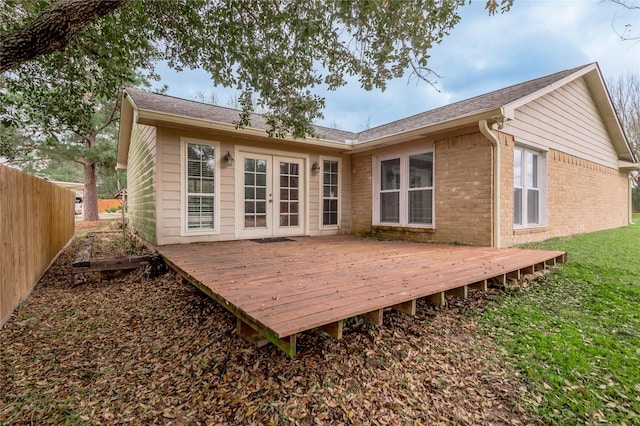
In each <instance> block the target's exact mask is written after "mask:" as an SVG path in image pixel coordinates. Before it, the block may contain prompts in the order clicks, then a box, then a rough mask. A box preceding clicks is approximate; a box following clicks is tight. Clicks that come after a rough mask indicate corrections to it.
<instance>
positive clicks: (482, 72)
mask: <svg viewBox="0 0 640 426" xmlns="http://www.w3.org/2000/svg"><path fill="white" fill-rule="evenodd" d="M461 14H462V20H461V22H460V23H459V24H458V26H456V28H454V29H453V31H452V33H451V34H450V35H449V36H448V37H446V38H445V40H444V41H443V43H442V44H441V45H439V46H436V47H435V48H434V49H433V50H432V52H431V53H432V55H431V62H430V66H431V67H432V68H433V69H434V70H435V71H436V72H437V73H438V74H440V75H442V78H441V79H439V80H438V83H437V87H438V89H439V91H438V90H436V89H434V88H433V87H431V86H430V85H429V84H427V83H425V82H419V83H418V84H416V83H415V82H410V83H409V84H407V77H403V78H400V79H396V80H393V81H391V82H389V83H388V87H387V90H386V91H384V92H381V91H372V92H367V91H365V90H363V89H361V88H360V84H359V83H358V81H357V78H351V79H349V84H348V85H347V86H344V87H341V88H339V89H338V90H337V91H335V92H327V91H325V90H322V88H318V89H317V90H316V91H315V93H317V94H319V95H321V96H324V97H326V109H325V111H324V115H325V118H324V119H323V120H319V122H318V123H319V124H323V125H327V126H331V125H334V124H337V126H338V127H339V128H340V129H343V130H352V131H356V130H360V129H361V127H362V126H363V125H364V124H365V123H367V122H369V123H370V125H371V126H376V125H380V124H384V123H387V122H389V121H393V120H397V119H400V118H403V117H408V116H411V115H414V114H418V113H420V112H424V111H427V110H429V109H432V108H436V107H438V106H442V105H445V104H448V103H451V102H455V101H458V100H462V99H466V98H469V97H472V96H476V95H480V94H482V93H487V92H490V91H493V90H497V89H500V88H503V87H506V86H509V85H512V84H517V83H520V82H524V81H527V80H530V79H533V78H537V77H542V76H545V75H548V74H552V73H554V72H558V71H562V70H565V69H569V68H573V67H576V66H580V65H584V64H587V63H591V62H598V63H599V64H600V67H601V69H602V71H603V73H604V75H605V77H616V76H618V75H620V74H622V73H626V72H628V71H632V72H640V43H637V42H636V43H633V42H624V41H621V40H620V38H619V37H618V36H617V35H616V34H615V32H614V30H613V29H612V24H615V25H617V23H619V22H625V23H626V22H631V23H635V24H637V25H636V28H638V30H640V11H637V10H635V11H633V10H632V11H629V10H626V9H624V8H621V7H618V6H616V5H615V4H613V3H611V2H600V1H597V0H580V1H570V0H561V1H557V0H555V1H544V0H541V1H524V0H518V1H516V2H515V3H514V6H513V8H512V10H511V11H510V12H508V13H505V14H500V15H496V16H489V15H488V13H487V11H486V10H485V9H484V2H483V1H473V2H471V4H468V5H465V6H463V7H462V8H461ZM165 68H166V67H165ZM159 71H160V74H161V75H162V77H163V83H167V84H169V87H170V90H169V93H170V94H172V95H175V96H179V97H185V98H187V99H192V98H193V96H195V93H196V92H197V91H198V90H200V91H204V92H207V91H212V90H213V91H214V92H215V93H216V95H217V96H218V98H219V99H220V98H221V95H220V94H223V93H225V94H226V93H231V94H232V93H233V91H231V92H225V91H223V90H222V89H218V88H216V89H213V88H212V85H211V83H210V80H209V78H208V77H207V76H206V74H205V73H203V72H202V71H200V72H197V73H195V74H193V72H191V71H189V72H184V73H182V74H176V73H173V72H170V71H169V70H167V71H166V72H165V71H164V70H160V69H159ZM219 93H220V94H219ZM222 96H225V97H224V98H223V101H226V99H227V97H228V95H222Z"/></svg>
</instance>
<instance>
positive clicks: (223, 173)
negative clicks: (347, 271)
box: [156, 128, 351, 245]
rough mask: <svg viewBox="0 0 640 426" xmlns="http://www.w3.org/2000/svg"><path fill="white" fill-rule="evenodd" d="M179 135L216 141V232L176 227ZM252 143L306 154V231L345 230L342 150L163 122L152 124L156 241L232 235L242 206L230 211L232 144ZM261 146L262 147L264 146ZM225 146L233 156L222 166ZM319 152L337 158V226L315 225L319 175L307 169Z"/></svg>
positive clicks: (179, 215)
mask: <svg viewBox="0 0 640 426" xmlns="http://www.w3.org/2000/svg"><path fill="white" fill-rule="evenodd" d="M182 137H187V138H194V139H200V140H205V141H211V142H215V143H218V144H219V146H220V148H219V152H217V153H216V157H217V159H216V164H217V169H216V173H217V175H216V179H219V180H220V191H219V194H216V195H217V196H218V197H219V204H217V207H218V208H219V210H220V215H219V226H218V230H219V233H216V234H188V233H185V232H184V231H183V230H182V228H183V226H182V222H183V221H184V220H185V218H184V214H185V212H184V207H183V205H182V204H183V203H184V201H183V200H182V196H183V195H182V192H183V189H184V188H183V185H184V182H183V176H182V171H181V161H183V159H182V158H181V153H180V149H181V145H180V140H181V138H182ZM238 146H241V147H243V150H244V149H245V148H248V149H249V150H250V149H252V148H255V149H257V150H260V152H268V150H273V151H274V152H278V154H275V155H280V154H281V153H282V154H283V155H286V152H290V153H292V154H294V155H300V154H305V155H306V154H308V155H309V157H308V158H309V160H308V165H305V173H306V175H307V176H306V181H307V182H308V188H307V189H306V190H305V194H306V195H305V196H306V200H305V201H306V203H307V204H306V205H307V206H308V208H307V217H306V221H307V226H306V232H305V233H306V234H307V235H324V234H337V233H343V232H348V230H349V228H350V217H349V216H348V215H347V212H349V210H345V209H350V186H349V185H350V179H349V177H350V176H348V175H349V174H350V167H351V165H350V159H349V158H348V157H347V156H346V155H345V156H340V155H335V154H331V153H328V152H323V151H321V150H319V151H310V152H306V151H303V150H300V149H295V148H292V147H289V146H287V145H285V144H282V143H279V142H273V143H268V142H257V141H254V140H249V139H241V138H236V137H232V136H225V135H218V134H207V133H200V132H193V131H186V130H185V131H181V130H175V129H169V128H159V129H158V169H157V171H158V188H157V199H158V202H157V209H156V215H157V218H158V238H157V240H158V241H157V243H158V245H165V244H185V243H193V242H207V241H228V240H234V239H236V220H241V219H237V218H241V216H242V212H236V202H235V201H236V195H235V193H236V186H235V171H236V169H237V170H242V169H241V168H242V165H241V164H239V155H238V151H237V147H238ZM265 150H267V151H265ZM227 151H229V152H231V153H232V154H233V155H234V157H235V159H236V162H235V164H234V166H233V167H226V166H224V165H222V164H221V158H222V156H224V154H226V153H227ZM321 155H326V156H330V157H338V158H340V159H341V164H342V176H341V179H342V180H341V182H342V212H343V214H342V226H341V228H340V229H320V215H319V209H320V192H319V191H320V178H319V175H316V176H314V175H313V174H311V171H310V169H311V164H313V161H319V158H320V156H321Z"/></svg>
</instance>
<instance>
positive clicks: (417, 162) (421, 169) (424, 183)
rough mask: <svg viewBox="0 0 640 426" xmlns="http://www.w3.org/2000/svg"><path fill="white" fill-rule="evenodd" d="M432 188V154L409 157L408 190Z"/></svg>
mask: <svg viewBox="0 0 640 426" xmlns="http://www.w3.org/2000/svg"><path fill="white" fill-rule="evenodd" d="M432 186H433V153H432V152H428V153H425V154H419V155H412V156H410V157H409V188H431V187H432Z"/></svg>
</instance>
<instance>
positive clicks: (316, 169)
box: [311, 161, 320, 176]
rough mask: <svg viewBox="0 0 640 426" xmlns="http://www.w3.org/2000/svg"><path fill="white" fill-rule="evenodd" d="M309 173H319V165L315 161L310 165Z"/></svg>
mask: <svg viewBox="0 0 640 426" xmlns="http://www.w3.org/2000/svg"><path fill="white" fill-rule="evenodd" d="M311 173H313V174H314V176H315V175H317V174H318V173H320V165H319V164H318V162H317V161H314V162H313V165H312V166H311Z"/></svg>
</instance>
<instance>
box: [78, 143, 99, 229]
mask: <svg viewBox="0 0 640 426" xmlns="http://www.w3.org/2000/svg"><path fill="white" fill-rule="evenodd" d="M95 142H96V135H87V136H85V138H84V146H85V147H86V148H87V149H90V148H91V147H92V146H93V145H94V143H95ZM82 165H83V167H84V197H83V200H82V201H83V207H84V220H99V219H100V217H99V216H98V186H97V183H96V163H95V162H88V161H87V162H84V163H82Z"/></svg>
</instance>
